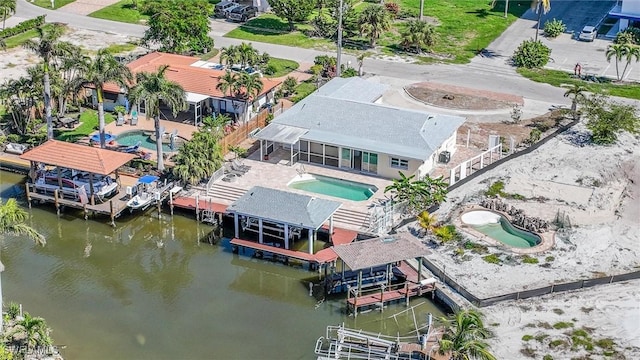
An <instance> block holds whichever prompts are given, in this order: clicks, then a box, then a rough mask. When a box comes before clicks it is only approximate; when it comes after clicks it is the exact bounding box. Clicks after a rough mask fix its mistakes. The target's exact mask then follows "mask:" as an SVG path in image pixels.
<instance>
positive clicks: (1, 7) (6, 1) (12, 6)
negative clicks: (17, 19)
mask: <svg viewBox="0 0 640 360" xmlns="http://www.w3.org/2000/svg"><path fill="white" fill-rule="evenodd" d="M0 11H2V30H4V28H5V24H6V22H7V16H9V15H11V14H14V13H15V12H16V0H0Z"/></svg>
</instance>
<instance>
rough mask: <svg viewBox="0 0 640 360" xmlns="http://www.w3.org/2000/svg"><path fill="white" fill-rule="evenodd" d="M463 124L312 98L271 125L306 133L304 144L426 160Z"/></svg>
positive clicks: (412, 112)
mask: <svg viewBox="0 0 640 360" xmlns="http://www.w3.org/2000/svg"><path fill="white" fill-rule="evenodd" d="M363 81H366V80H363ZM325 86H326V85H325ZM464 121H465V119H464V118H462V117H459V116H450V115H438V114H428V113H425V112H421V111H415V110H406V109H400V108H396V107H391V106H386V105H380V104H374V103H365V102H358V101H351V100H341V99H335V98H331V97H326V96H320V95H315V94H312V95H310V96H308V97H306V98H305V99H304V100H302V101H300V102H299V103H297V104H296V105H295V106H293V107H292V108H291V109H289V110H287V111H285V112H284V113H282V115H280V116H278V117H276V118H275V119H274V120H273V122H272V124H274V123H275V124H281V125H288V126H295V127H298V128H303V129H308V130H309V131H308V132H307V133H306V134H304V135H302V136H301V137H300V138H301V139H303V140H309V141H317V142H324V143H328V144H334V145H340V146H346V147H351V148H355V149H359V150H366V151H372V152H377V153H384V154H389V155H396V156H398V157H403V158H409V159H418V160H425V159H427V158H428V157H430V156H431V155H432V154H433V153H434V152H435V151H436V150H437V149H438V148H439V147H440V146H441V145H442V143H443V142H444V141H445V140H446V139H448V138H449V137H450V136H451V135H453V133H454V132H455V131H457V129H458V127H459V126H460V125H462V124H463V123H464Z"/></svg>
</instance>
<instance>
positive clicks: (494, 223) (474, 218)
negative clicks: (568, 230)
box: [461, 210, 541, 248]
mask: <svg viewBox="0 0 640 360" xmlns="http://www.w3.org/2000/svg"><path fill="white" fill-rule="evenodd" d="M461 220H462V222H464V223H465V224H467V225H470V226H471V227H473V228H474V229H476V230H477V231H479V232H481V233H482V234H484V235H487V236H489V237H490V238H492V239H494V240H497V241H500V242H501V243H503V244H506V245H509V246H512V247H516V248H530V247H534V246H536V245H538V244H540V241H541V239H540V237H539V236H538V235H536V234H533V233H530V232H528V231H524V230H520V229H517V228H516V227H514V226H513V225H511V223H510V222H509V221H508V220H507V219H505V218H504V217H503V216H502V215H500V214H497V213H494V212H492V211H487V210H474V211H469V212H467V213H464V214H462V217H461Z"/></svg>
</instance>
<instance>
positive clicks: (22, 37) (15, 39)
mask: <svg viewBox="0 0 640 360" xmlns="http://www.w3.org/2000/svg"><path fill="white" fill-rule="evenodd" d="M44 26H45V27H51V24H46V25H44ZM36 37H38V30H36V29H31V30H29V31H26V32H23V33H22V34H18V35H16V36H12V37H8V38H6V39H4V41H5V44H6V45H7V49H11V48H14V47H18V46H21V45H22V44H24V43H25V42H27V40H30V39H33V38H36Z"/></svg>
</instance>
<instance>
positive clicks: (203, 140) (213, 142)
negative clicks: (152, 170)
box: [172, 129, 224, 185]
mask: <svg viewBox="0 0 640 360" xmlns="http://www.w3.org/2000/svg"><path fill="white" fill-rule="evenodd" d="M209 130H210V129H206V130H204V131H199V132H197V133H195V134H194V135H193V138H192V139H191V140H190V141H189V142H186V143H185V144H184V145H183V146H182V147H181V148H180V149H179V150H178V153H177V154H176V155H175V156H174V157H173V161H174V163H175V164H176V165H175V166H174V167H173V169H172V172H173V175H174V176H175V177H176V178H178V179H179V180H180V181H183V182H185V183H188V184H191V185H197V184H198V183H200V181H202V180H203V179H207V178H209V177H211V175H213V173H214V172H215V171H216V170H218V169H220V167H222V164H223V162H224V154H223V153H222V146H221V145H220V137H221V132H220V131H217V130H216V131H209Z"/></svg>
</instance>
